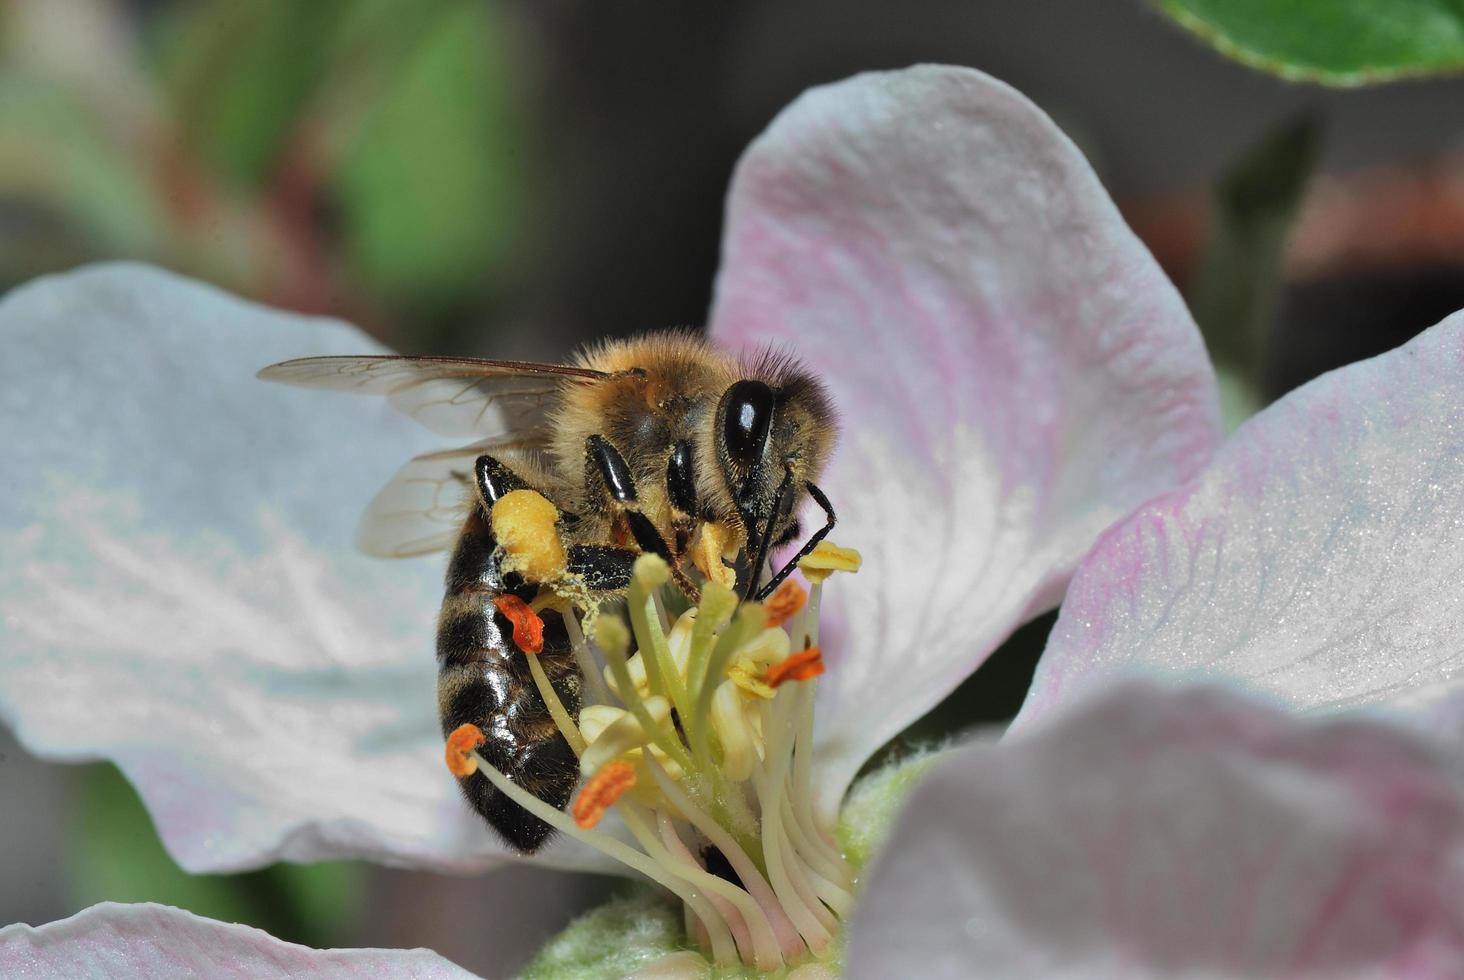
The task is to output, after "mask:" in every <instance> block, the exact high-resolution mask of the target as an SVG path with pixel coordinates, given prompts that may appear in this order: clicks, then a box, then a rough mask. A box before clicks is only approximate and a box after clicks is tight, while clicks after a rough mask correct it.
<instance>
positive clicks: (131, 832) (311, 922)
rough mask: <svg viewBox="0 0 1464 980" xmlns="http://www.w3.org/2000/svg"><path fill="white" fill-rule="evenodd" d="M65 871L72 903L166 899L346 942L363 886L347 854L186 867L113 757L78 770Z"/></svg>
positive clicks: (309, 937)
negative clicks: (193, 871) (222, 868)
mask: <svg viewBox="0 0 1464 980" xmlns="http://www.w3.org/2000/svg"><path fill="white" fill-rule="evenodd" d="M71 775H72V777H73V779H72V792H73V795H74V798H75V803H76V805H75V806H73V807H71V808H70V814H71V824H72V825H71V826H70V827H68V828H67V830H68V834H67V836H68V838H69V839H70V840H71V841H72V842H73V845H72V847H71V849H70V850H68V851H67V853H66V878H67V887H68V891H69V892H70V895H69V898H70V904H71V905H72V906H73V907H74V908H85V907H86V906H88V905H92V904H95V903H97V902H104V901H112V902H161V903H163V904H165V905H174V906H177V907H178V908H183V909H188V910H189V911H190V912H195V913H197V914H199V915H204V916H208V917H210V918H214V919H220V920H222V921H224V922H243V923H247V924H249V925H253V926H257V927H259V928H261V929H265V930H267V931H268V932H270V933H272V934H273V935H275V936H278V937H280V938H281V939H286V940H289V941H291V942H298V943H305V944H307V945H311V946H317V947H327V946H336V945H341V944H342V943H348V942H349V941H350V938H351V936H352V932H353V927H354V925H355V923H356V921H357V920H358V919H359V917H360V915H361V912H362V908H361V901H362V898H363V896H364V894H365V892H364V889H363V887H362V886H363V884H364V882H365V874H366V872H365V869H364V868H363V867H362V866H360V865H358V864H354V863H350V862H332V863H325V864H316V865H309V866H305V865H295V864H279V865H275V866H273V867H270V868H265V869H264V870H261V871H253V872H249V873H247V874H238V875H190V874H188V873H186V872H184V871H183V870H182V869H180V868H179V867H178V866H177V865H176V864H174V863H173V859H172V858H171V857H169V856H168V854H167V852H166V851H164V850H163V845H162V842H161V841H160V840H159V839H158V835H157V831H156V830H154V829H153V825H152V820H151V819H150V818H149V817H148V815H147V811H146V810H145V809H144V808H143V805H142V801H141V800H140V799H139V798H138V796H137V793H136V791H134V790H133V788H132V786H131V785H130V784H129V783H128V782H127V780H126V779H125V778H124V777H123V776H122V774H121V773H120V772H118V771H117V769H116V768H115V767H114V766H111V765H94V766H85V767H80V768H78V769H76V770H75V771H74V772H73V773H72V774H71Z"/></svg>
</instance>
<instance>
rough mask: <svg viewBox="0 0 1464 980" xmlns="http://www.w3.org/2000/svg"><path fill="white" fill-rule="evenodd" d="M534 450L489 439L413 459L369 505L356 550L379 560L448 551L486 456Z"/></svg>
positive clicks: (358, 530) (358, 536) (357, 539)
mask: <svg viewBox="0 0 1464 980" xmlns="http://www.w3.org/2000/svg"><path fill="white" fill-rule="evenodd" d="M531 448H533V446H532V445H531V444H525V443H506V442H503V441H501V440H499V441H495V440H487V441H484V442H475V443H473V444H472V445H471V446H461V447H459V448H457V449H443V450H439V451H437V452H432V453H423V454H422V455H421V456H416V457H413V458H412V459H410V460H408V461H407V463H406V465H404V466H403V467H402V468H401V469H399V470H397V472H396V475H395V476H393V477H392V478H391V482H390V483H388V484H387V485H386V486H384V487H382V488H381V491H380V492H379V493H377V495H376V496H375V497H373V498H372V499H371V503H369V504H367V505H366V513H365V514H363V515H361V524H360V527H359V528H358V529H357V531H356V547H358V548H360V549H361V550H362V551H364V552H366V554H368V555H375V556H376V557H378V558H413V557H416V556H417V555H427V554H431V553H432V552H434V551H446V550H447V549H448V548H451V547H452V545H453V542H454V541H455V540H456V539H457V534H458V532H459V531H460V530H462V526H463V516H464V514H465V506H466V502H467V500H468V499H469V494H471V493H472V480H473V463H474V461H475V460H476V459H477V458H478V457H479V456H481V455H483V454H484V453H501V452H503V451H504V450H524V449H531Z"/></svg>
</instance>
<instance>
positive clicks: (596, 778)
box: [571, 760, 635, 830]
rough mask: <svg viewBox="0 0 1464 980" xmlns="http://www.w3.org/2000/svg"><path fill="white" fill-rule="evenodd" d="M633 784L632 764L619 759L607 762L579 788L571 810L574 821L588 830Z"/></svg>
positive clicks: (633, 771) (633, 770) (633, 769)
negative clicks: (577, 797)
mask: <svg viewBox="0 0 1464 980" xmlns="http://www.w3.org/2000/svg"><path fill="white" fill-rule="evenodd" d="M634 785H635V767H634V766H632V765H631V764H630V763H629V762H622V761H620V760H616V761H615V762H607V763H606V764H605V765H604V766H602V767H601V769H600V771H599V772H597V773H595V774H594V775H593V776H591V777H590V781H589V782H587V783H585V788H584V789H582V790H580V795H579V799H577V800H575V801H574V809H573V810H572V811H571V812H572V813H573V814H574V822H575V823H577V824H579V825H580V826H581V827H583V828H584V829H585V830H589V829H590V828H591V827H593V826H594V825H595V824H597V823H599V822H600V818H601V817H603V816H604V815H605V811H606V810H608V809H610V806H611V804H613V803H614V802H615V801H616V800H618V799H620V795H621V794H622V793H624V792H625V791H626V790H628V789H630V788H631V787H632V786H634Z"/></svg>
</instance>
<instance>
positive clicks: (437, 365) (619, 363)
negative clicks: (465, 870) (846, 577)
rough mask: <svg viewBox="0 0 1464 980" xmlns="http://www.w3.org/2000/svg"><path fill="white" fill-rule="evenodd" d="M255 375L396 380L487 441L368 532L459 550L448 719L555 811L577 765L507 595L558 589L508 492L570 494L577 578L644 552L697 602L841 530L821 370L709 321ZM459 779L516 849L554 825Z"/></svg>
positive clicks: (549, 643)
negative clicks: (508, 543) (754, 348)
mask: <svg viewBox="0 0 1464 980" xmlns="http://www.w3.org/2000/svg"><path fill="white" fill-rule="evenodd" d="M259 376H260V377H261V378H264V379H266V380H269V381H278V382H283V383H286V384H294V385H303V386H308V387H317V388H328V389H334V390H339V391H347V392H356V393H362V394H375V395H385V396H386V397H387V399H388V400H389V401H390V402H391V403H392V404H393V405H394V406H395V407H396V408H398V409H399V410H401V411H403V412H405V413H406V414H407V415H409V416H411V417H412V418H414V419H416V420H417V421H418V422H420V423H422V424H423V425H425V426H426V427H428V428H429V429H431V430H433V431H435V432H437V433H439V434H441V435H444V436H454V437H474V438H476V441H474V442H473V443H472V444H470V445H467V446H463V447H461V448H458V449H449V450H444V451H440V452H433V453H428V454H425V455H422V456H418V457H416V458H414V459H412V460H411V461H410V462H408V463H407V464H406V465H405V466H404V467H402V469H401V470H400V471H399V472H398V473H397V474H396V476H395V477H394V478H393V479H392V481H391V482H390V483H389V484H387V486H386V487H385V488H384V489H383V490H382V491H381V492H380V493H379V494H377V496H376V497H375V499H374V500H372V502H371V503H370V505H369V506H368V508H367V511H366V515H365V517H364V519H363V521H362V525H361V531H360V535H359V537H358V545H359V546H360V547H361V548H362V550H364V551H366V552H367V553H368V554H373V555H379V556H384V557H408V556H413V555H421V554H427V553H430V552H434V551H440V550H445V549H447V548H449V547H451V549H452V557H451V559H450V561H449V563H448V570H447V582H446V595H445V596H444V598H443V603H442V612H441V615H440V617H439V620H438V628H437V663H438V708H439V713H440V716H441V719H442V728H443V733H444V735H446V734H447V733H449V732H451V731H452V730H454V729H455V728H457V727H458V726H459V725H461V724H464V723H471V724H474V725H476V726H477V727H478V728H480V729H481V730H482V731H483V732H484V734H485V735H486V736H487V738H488V741H487V743H486V744H485V745H484V746H483V747H482V749H481V751H482V752H483V753H484V757H485V758H486V759H487V760H488V761H490V762H491V763H492V764H493V765H494V766H495V767H497V768H498V769H499V770H500V771H502V772H503V773H505V774H506V775H507V776H508V777H509V778H510V779H513V780H514V781H515V782H517V783H519V784H520V785H522V786H523V787H524V788H525V789H526V790H528V791H529V792H530V793H532V794H533V795H535V796H537V797H538V798H539V799H541V800H544V801H545V802H546V803H548V804H550V805H551V806H554V807H556V808H558V809H563V808H564V806H565V805H566V804H567V803H568V802H569V799H570V796H571V795H572V794H573V792H574V788H575V785H576V782H577V780H578V775H579V769H578V765H577V760H576V758H575V755H574V753H573V751H572V750H571V748H570V746H569V744H568V742H566V740H565V738H564V736H563V735H561V734H560V732H559V729H558V727H557V726H556V724H555V723H554V720H553V718H552V717H551V716H550V713H549V710H548V708H547V706H546V705H545V703H544V699H543V697H542V696H541V695H540V693H539V690H538V688H537V686H536V685H535V683H534V680H533V678H532V675H531V673H530V670H529V667H528V664H527V661H526V658H525V655H524V653H523V652H522V651H520V650H519V649H518V648H517V647H516V646H515V643H514V639H513V630H512V628H511V624H510V623H509V622H508V621H507V620H506V619H505V617H504V615H503V613H502V612H500V611H499V609H498V606H497V605H496V604H495V600H500V599H502V598H503V597H505V596H510V595H512V596H517V597H518V598H519V599H522V600H524V601H532V600H534V599H535V598H537V597H538V594H539V591H540V589H541V587H542V586H541V584H540V583H537V582H533V581H527V580H525V578H524V577H523V576H521V575H519V574H518V573H516V572H514V571H508V570H505V569H504V568H503V567H502V551H503V549H502V548H500V542H499V541H498V540H497V537H496V535H495V532H494V529H493V525H492V521H491V517H492V512H493V507H494V504H495V503H496V502H497V501H499V500H500V499H501V498H503V497H504V496H505V495H506V494H508V493H510V492H512V491H514V490H520V489H529V490H533V491H536V492H537V493H539V494H541V495H542V496H543V497H544V498H546V499H547V500H548V501H549V502H551V503H552V504H554V505H555V507H556V508H557V509H558V512H559V515H558V521H557V524H556V531H557V532H558V534H559V537H560V539H561V541H562V542H563V543H564V545H565V553H566V555H567V561H566V565H565V567H566V573H567V574H568V575H569V576H572V577H573V578H574V581H575V582H576V583H577V586H578V594H579V597H580V601H581V602H582V603H591V604H594V603H598V602H600V601H609V600H613V599H614V598H616V597H618V596H621V595H623V594H624V592H625V590H626V588H627V587H628V586H629V583H630V574H631V566H632V565H633V564H634V561H635V559H636V557H637V556H638V555H639V554H641V553H642V552H650V553H654V554H657V555H659V556H660V557H662V558H663V559H665V560H666V562H667V564H668V565H669V566H670V568H671V570H672V574H673V577H674V580H675V581H676V583H677V584H678V585H679V586H680V587H681V588H682V590H683V591H686V592H687V593H688V595H689V596H690V597H691V598H695V596H696V594H697V590H698V588H699V584H698V583H699V581H705V580H707V579H714V580H717V581H720V582H722V583H724V584H729V585H735V586H736V587H737V588H739V589H740V591H741V594H742V596H743V597H744V598H752V597H755V598H763V597H766V596H767V595H768V594H770V593H771V592H772V590H773V589H774V588H775V587H776V586H777V585H778V584H779V583H780V582H782V581H783V579H784V578H786V577H787V575H788V574H789V573H790V572H791V571H792V569H793V568H794V566H795V565H796V563H797V561H798V559H799V558H801V557H803V556H804V555H806V554H808V553H809V552H810V551H812V550H813V548H814V547H815V546H816V545H817V544H818V543H819V542H820V541H821V540H822V539H823V538H824V536H825V535H826V534H828V532H829V531H830V530H831V529H832V527H833V526H834V521H835V515H834V510H833V507H832V506H831V505H830V503H829V500H828V498H827V497H826V496H825V495H824V494H823V492H822V491H821V490H820V489H819V488H818V486H817V484H816V483H815V481H816V480H817V479H818V477H819V475H820V473H821V472H822V469H823V466H824V463H825V462H826V460H827V458H828V455H829V452H830V450H831V448H832V444H833V438H834V422H833V412H832V407H831V405H830V402H829V398H828V396H827V394H826V392H825V390H824V387H823V385H822V384H821V383H820V382H819V381H818V379H817V378H816V377H814V376H813V375H812V374H810V373H809V372H808V371H807V370H805V369H804V368H802V367H801V366H800V365H799V364H798V363H797V362H796V361H794V360H792V359H791V358H788V357H786V356H782V355H779V354H775V353H771V352H769V353H765V354H763V355H761V356H758V357H756V358H753V359H751V360H749V361H746V362H741V361H739V360H737V359H736V358H734V357H732V356H730V355H728V354H725V353H723V352H721V351H718V350H716V349H715V348H713V347H711V346H710V345H708V344H707V343H706V342H705V341H704V340H702V339H701V338H700V337H698V336H696V335H695V334H692V333H686V332H669V333H660V334H650V335H647V336H643V337H639V338H636V339H632V340H626V341H611V342H606V343H603V344H600V345H598V346H594V347H591V348H589V349H587V350H586V351H584V352H583V353H582V354H580V355H579V356H578V357H577V358H576V359H575V360H574V361H573V362H572V363H570V364H567V365H554V364H537V363H531V362H523V361H494V360H482V359H476V358H450V357H308V358H303V359H299V360H293V361H285V362H283V363H281V364H275V365H272V366H271V367H267V368H265V369H264V370H262V371H261V372H260V373H259ZM805 497H811V498H812V499H813V500H814V502H815V503H816V504H817V505H818V506H819V507H820V508H822V510H823V512H824V515H825V521H824V523H823V525H822V527H820V528H819V529H818V530H817V531H816V532H814V533H813V534H812V535H811V536H810V537H809V538H808V540H807V541H806V542H805V543H804V545H803V546H802V548H801V549H800V550H799V552H798V554H797V555H796V556H794V557H793V559H792V560H790V561H788V562H787V563H786V564H784V565H783V567H782V568H781V569H779V570H777V571H776V572H772V570H771V569H770V568H769V567H768V556H769V554H770V551H771V549H773V548H775V547H777V546H780V545H784V544H789V543H791V542H793V541H795V540H796V539H797V538H798V537H799V536H800V535H801V533H802V532H801V529H800V526H799V522H798V518H797V516H796V515H797V512H798V508H799V505H800V504H801V503H802V501H803V500H804V499H805ZM729 561H730V562H731V564H728V562H729ZM769 573H771V574H769ZM542 618H543V624H544V626H543V647H542V649H541V650H540V652H539V653H538V661H539V664H540V665H541V666H542V667H543V668H544V671H545V673H546V675H547V677H548V678H549V680H550V682H551V684H552V686H553V688H554V691H555V693H556V694H558V696H559V699H560V701H561V702H562V703H563V705H564V707H565V709H566V710H567V711H568V712H569V713H570V714H571V716H572V717H575V718H576V719H577V718H578V714H579V709H580V704H581V695H580V682H581V677H580V671H579V668H578V666H577V661H576V659H575V655H574V647H573V643H572V640H571V632H570V631H571V630H577V624H571V625H566V623H565V622H564V618H563V617H562V615H561V614H560V613H558V612H556V611H555V610H554V609H552V608H551V609H545V610H544V612H543V614H542ZM459 782H460V783H461V784H462V787H463V791H464V794H465V795H466V796H467V798H468V801H469V802H470V803H471V804H472V806H473V807H474V808H475V809H476V810H477V811H478V813H479V814H481V815H482V817H483V818H484V819H485V820H486V821H487V822H488V824H489V825H490V826H492V827H493V828H494V829H495V830H496V831H497V832H498V833H499V835H501V836H502V838H503V839H504V840H505V841H506V842H507V843H508V844H510V845H511V846H513V847H514V848H516V849H518V850H519V851H522V852H525V853H532V852H533V851H535V850H537V849H538V848H539V847H540V846H541V845H542V844H543V843H544V841H545V840H546V839H547V838H548V836H549V835H550V834H551V833H552V830H551V828H550V827H549V825H548V824H546V823H544V822H543V821H542V820H539V819H538V818H536V817H534V816H532V815H531V814H529V813H528V812H527V811H525V810H523V809H522V808H520V807H519V806H518V805H517V804H515V803H513V802H512V801H511V800H509V799H508V798H507V797H505V796H504V795H503V794H502V793H500V792H499V791H498V790H496V789H494V788H493V787H492V785H491V784H490V783H489V782H488V781H487V780H485V779H466V778H464V779H460V780H459Z"/></svg>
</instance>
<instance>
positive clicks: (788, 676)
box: [763, 647, 824, 688]
mask: <svg viewBox="0 0 1464 980" xmlns="http://www.w3.org/2000/svg"><path fill="white" fill-rule="evenodd" d="M823 672H824V663H823V651H822V650H820V649H819V648H818V647H809V648H808V649H807V650H800V651H799V652H797V653H795V654H793V655H792V656H791V657H789V658H788V659H787V660H784V661H782V662H780V663H776V664H773V665H772V666H771V667H769V668H768V672H767V675H766V676H765V677H764V678H763V680H764V681H765V682H766V683H767V685H768V687H772V688H777V687H781V686H782V685H784V684H785V683H787V682H788V681H806V680H808V679H809V678H812V677H817V676H818V675H819V674H822V673H823Z"/></svg>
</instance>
